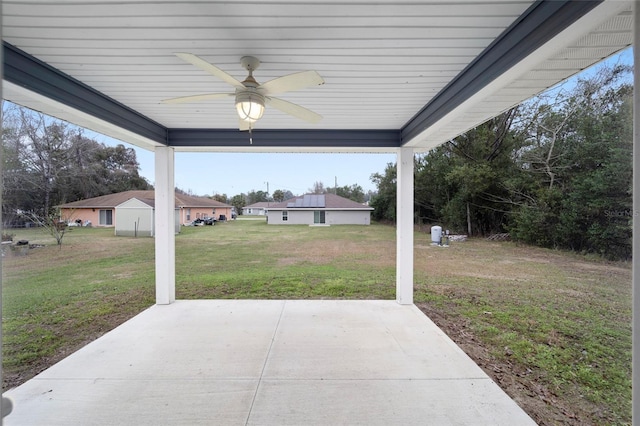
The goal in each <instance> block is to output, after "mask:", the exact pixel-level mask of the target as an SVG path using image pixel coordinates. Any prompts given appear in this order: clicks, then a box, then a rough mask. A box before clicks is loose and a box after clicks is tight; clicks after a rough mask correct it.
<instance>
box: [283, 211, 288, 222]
mask: <svg viewBox="0 0 640 426" xmlns="http://www.w3.org/2000/svg"><path fill="white" fill-rule="evenodd" d="M287 220H289V212H288V211H286V210H282V221H283V222H286V221H287Z"/></svg>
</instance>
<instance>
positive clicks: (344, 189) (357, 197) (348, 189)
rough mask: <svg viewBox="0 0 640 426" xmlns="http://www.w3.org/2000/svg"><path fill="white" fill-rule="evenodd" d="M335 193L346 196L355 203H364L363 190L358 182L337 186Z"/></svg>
mask: <svg viewBox="0 0 640 426" xmlns="http://www.w3.org/2000/svg"><path fill="white" fill-rule="evenodd" d="M336 195H339V196H340V197H344V198H348V199H350V200H352V201H355V202H356V203H364V190H363V189H362V187H361V186H360V185H358V184H353V185H351V186H349V185H345V186H339V187H337V188H336Z"/></svg>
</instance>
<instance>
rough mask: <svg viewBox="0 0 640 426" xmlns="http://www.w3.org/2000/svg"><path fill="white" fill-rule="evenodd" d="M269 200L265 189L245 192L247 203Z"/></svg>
mask: <svg viewBox="0 0 640 426" xmlns="http://www.w3.org/2000/svg"><path fill="white" fill-rule="evenodd" d="M265 201H269V194H267V193H266V192H265V191H256V190H251V191H250V192H249V194H247V205H251V204H255V203H260V202H265Z"/></svg>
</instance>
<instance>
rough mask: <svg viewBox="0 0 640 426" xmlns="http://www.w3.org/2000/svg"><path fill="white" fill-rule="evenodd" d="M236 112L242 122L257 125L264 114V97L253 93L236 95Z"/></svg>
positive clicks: (244, 92)
mask: <svg viewBox="0 0 640 426" xmlns="http://www.w3.org/2000/svg"><path fill="white" fill-rule="evenodd" d="M236 110H237V111H238V116H239V117H240V120H243V121H246V122H248V123H255V122H256V121H258V120H260V118H262V114H264V96H262V95H261V94H260V93H257V92H253V91H243V92H239V93H237V94H236Z"/></svg>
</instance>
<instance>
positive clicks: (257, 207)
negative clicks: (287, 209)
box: [242, 201, 274, 216]
mask: <svg viewBox="0 0 640 426" xmlns="http://www.w3.org/2000/svg"><path fill="white" fill-rule="evenodd" d="M272 205H274V203H273V202H267V201H260V202H258V203H253V204H250V205H248V206H244V207H243V208H242V215H243V216H264V215H266V214H267V208H269V207H270V206H272Z"/></svg>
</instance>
